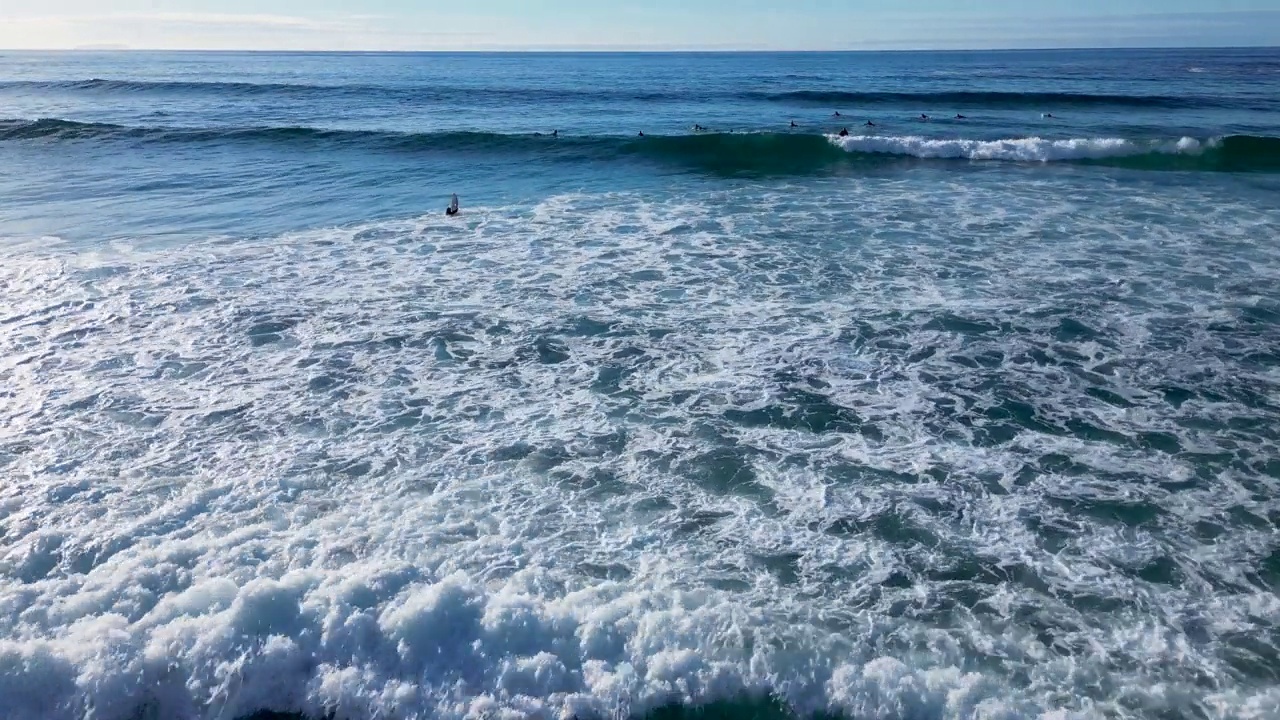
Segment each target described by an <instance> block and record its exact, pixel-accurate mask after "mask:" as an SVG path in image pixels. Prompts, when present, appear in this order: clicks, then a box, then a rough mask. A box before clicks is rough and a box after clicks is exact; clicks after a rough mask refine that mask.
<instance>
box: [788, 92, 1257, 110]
mask: <svg viewBox="0 0 1280 720" xmlns="http://www.w3.org/2000/svg"><path fill="white" fill-rule="evenodd" d="M766 97H767V98H768V99H769V100H774V101H779V102H797V103H809V104H817V105H847V106H848V105H857V106H874V105H911V106H916V107H936V106H955V105H962V106H966V107H986V108H1062V107H1116V108H1126V107H1127V108H1168V109H1175V108H1183V109H1185V108H1210V107H1227V108H1239V107H1241V103H1240V102H1239V101H1237V100H1232V99H1229V98H1218V97H1206V96H1179V95H1109V94H1090V93H1057V92H994V91H991V92H987V91H950V92H932V93H904V92H843V91H830V90H796V91H791V92H783V93H773V94H770V95H768V96H766Z"/></svg>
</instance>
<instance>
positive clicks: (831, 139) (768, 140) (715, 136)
mask: <svg viewBox="0 0 1280 720" xmlns="http://www.w3.org/2000/svg"><path fill="white" fill-rule="evenodd" d="M113 140H132V141H141V142H149V143H157V144H179V145H181V144H189V143H197V144H198V143H255V144H267V145H276V146H281V147H284V146H292V147H295V148H298V149H304V150H305V149H311V148H315V149H325V148H333V147H357V148H369V149H383V150H393V151H404V152H424V153H431V152H438V153H465V154H477V155H484V154H487V155H492V154H507V155H512V156H516V155H531V156H537V157H539V158H544V159H548V160H559V161H585V162H610V161H616V160H618V159H619V158H622V159H627V158H631V159H639V160H648V161H653V162H659V163H663V164H668V165H674V166H681V167H685V168H689V169H692V170H697V171H703V172H709V173H712V174H719V175H739V174H748V175H750V174H759V175H807V174H821V173H826V172H838V171H841V170H845V169H848V168H850V167H858V166H868V165H877V164H884V163H892V162H917V161H948V160H951V161H954V160H969V161H993V162H1017V163H1056V162H1076V163H1087V164H1104V165H1115V166H1122V167H1130V168H1136V169H1147V170H1184V171H1210V172H1213V171H1225V172H1280V138H1277V137H1263V136H1250V135H1232V136H1228V137H1221V138H1206V139H1197V138H1189V137H1183V138H1174V139H1167V138H1166V139H1147V140H1139V139H1124V138H1069V139H1044V138H1038V137H1025V138H1004V139H994V140H981V139H969V138H930V137H923V136H899V135H854V136H848V137H836V136H824V135H805V134H780V133H705V134H697V135H666V136H649V137H643V138H623V137H617V136H588V137H559V138H553V137H550V136H537V135H515V134H504V133H490V132H457V131H454V132H429V133H400V132H384V131H375V130H327V129H322V128H311V127H246V128H182V127H130V126H123V125H112V124H103V123H80V122H74V121H70V120H60V119H41V120H0V141H9V142H20V141H43V142H51V143H57V142H63V141H102V142H110V141H113Z"/></svg>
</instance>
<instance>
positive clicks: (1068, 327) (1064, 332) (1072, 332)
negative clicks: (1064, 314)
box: [1053, 318, 1102, 342]
mask: <svg viewBox="0 0 1280 720" xmlns="http://www.w3.org/2000/svg"><path fill="white" fill-rule="evenodd" d="M1053 337H1054V338H1055V339H1057V340H1058V342H1092V341H1096V340H1099V339H1101V338H1102V334H1101V333H1100V332H1098V331H1097V330H1095V329H1093V328H1092V327H1090V326H1088V325H1086V324H1085V323H1083V322H1081V321H1079V320H1076V319H1074V318H1063V320H1062V321H1061V322H1060V323H1058V328H1057V329H1056V330H1054V332H1053Z"/></svg>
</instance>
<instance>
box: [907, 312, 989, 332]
mask: <svg viewBox="0 0 1280 720" xmlns="http://www.w3.org/2000/svg"><path fill="white" fill-rule="evenodd" d="M924 329H925V330H937V331H941V332H949V333H958V334H960V335H983V334H986V333H993V332H997V331H999V330H1000V328H999V326H997V325H992V324H991V323H989V322H986V321H983V320H972V319H969V318H962V317H960V316H958V315H952V314H950V313H946V314H943V315H941V316H939V317H936V318H934V319H932V320H930V321H929V322H928V323H926V324H925V326H924Z"/></svg>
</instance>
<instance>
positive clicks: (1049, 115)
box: [1040, 113, 1057, 120]
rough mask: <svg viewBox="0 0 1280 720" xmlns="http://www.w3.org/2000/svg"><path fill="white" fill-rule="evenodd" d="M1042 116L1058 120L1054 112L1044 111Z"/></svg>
mask: <svg viewBox="0 0 1280 720" xmlns="http://www.w3.org/2000/svg"><path fill="white" fill-rule="evenodd" d="M1040 117H1042V118H1048V119H1050V120H1057V118H1055V117H1054V116H1053V113H1044V114H1043V115H1041V116H1040Z"/></svg>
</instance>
